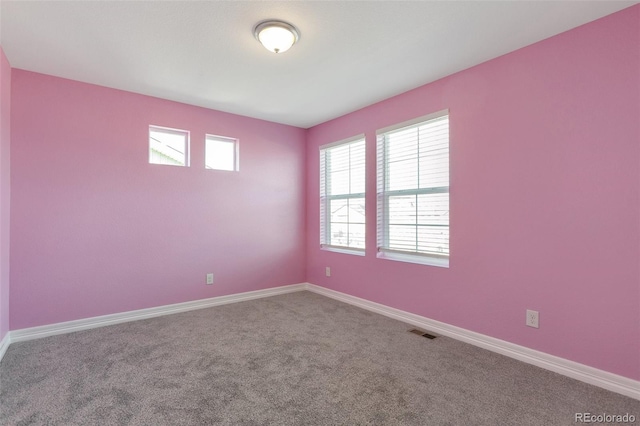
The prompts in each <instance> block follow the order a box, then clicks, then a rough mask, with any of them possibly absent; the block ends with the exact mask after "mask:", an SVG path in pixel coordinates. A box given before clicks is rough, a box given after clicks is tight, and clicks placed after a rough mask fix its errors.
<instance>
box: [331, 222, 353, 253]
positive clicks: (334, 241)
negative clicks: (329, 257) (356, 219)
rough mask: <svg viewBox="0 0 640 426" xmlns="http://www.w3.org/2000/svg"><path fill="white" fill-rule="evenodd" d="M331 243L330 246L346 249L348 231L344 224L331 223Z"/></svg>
mask: <svg viewBox="0 0 640 426" xmlns="http://www.w3.org/2000/svg"><path fill="white" fill-rule="evenodd" d="M330 238H331V241H329V244H330V245H332V246H342V247H348V241H349V229H348V226H347V224H346V223H333V222H332V223H331V234H330Z"/></svg>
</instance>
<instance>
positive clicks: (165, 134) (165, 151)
mask: <svg viewBox="0 0 640 426" xmlns="http://www.w3.org/2000/svg"><path fill="white" fill-rule="evenodd" d="M149 163H151V164H165V165H170V166H188V165H189V132H188V131H186V130H177V129H167V128H165V127H158V126H149Z"/></svg>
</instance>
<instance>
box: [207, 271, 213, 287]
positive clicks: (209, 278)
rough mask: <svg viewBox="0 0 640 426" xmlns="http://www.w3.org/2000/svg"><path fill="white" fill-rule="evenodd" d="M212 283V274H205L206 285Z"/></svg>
mask: <svg viewBox="0 0 640 426" xmlns="http://www.w3.org/2000/svg"><path fill="white" fill-rule="evenodd" d="M211 284H213V274H207V285H211Z"/></svg>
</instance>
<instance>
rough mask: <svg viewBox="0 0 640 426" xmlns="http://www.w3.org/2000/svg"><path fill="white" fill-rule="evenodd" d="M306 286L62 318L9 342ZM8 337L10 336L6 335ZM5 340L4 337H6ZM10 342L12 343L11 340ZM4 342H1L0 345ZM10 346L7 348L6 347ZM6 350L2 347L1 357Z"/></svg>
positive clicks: (18, 333) (25, 330)
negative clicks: (84, 316)
mask: <svg viewBox="0 0 640 426" xmlns="http://www.w3.org/2000/svg"><path fill="white" fill-rule="evenodd" d="M303 290H306V284H305V283H302V284H292V285H286V286H282V287H273V288H267V289H264V290H255V291H248V292H245V293H237V294H230V295H227V296H218V297H212V298H210V299H201V300H194V301H191V302H183V303H175V304H172V305H164V306H158V307H155V308H147V309H139V310H136V311H128V312H120V313H117V314H110V315H102V316H99V317H92V318H84V319H79V320H75V321H67V322H60V323H56V324H49V325H43V326H39V327H31V328H23V329H20V330H13V331H10V332H9V333H8V336H9V342H10V343H15V342H23V341H26V340H33V339H40V338H43V337H49V336H55V335H57V334H66V333H73V332H74V331H82V330H89V329H91V328H98V327H104V326H107V325H113V324H120V323H123V322H129V321H137V320H141V319H147V318H153V317H159V316H162V315H169V314H177V313H180V312H187V311H193V310H196V309H203V308H210V307H212V306H219V305H227V304H230V303H237V302H244V301H247V300H253V299H261V298H263V297H270V296H276V295H279V294H285V293H293V292H296V291H303ZM5 339H6V338H5ZM3 342H4V340H3ZM6 346H9V344H8V343H7V344H6ZM2 347H3V346H1V345H0V349H1V348H2ZM5 350H6V348H5ZM1 355H3V353H2V352H1V351H0V360H1V359H2V357H1Z"/></svg>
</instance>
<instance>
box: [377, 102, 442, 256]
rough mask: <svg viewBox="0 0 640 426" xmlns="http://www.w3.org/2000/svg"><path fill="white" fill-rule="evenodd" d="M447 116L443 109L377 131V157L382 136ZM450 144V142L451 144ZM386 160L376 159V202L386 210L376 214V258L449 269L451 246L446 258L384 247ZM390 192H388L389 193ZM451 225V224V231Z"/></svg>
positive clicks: (386, 218)
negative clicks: (379, 140)
mask: <svg viewBox="0 0 640 426" xmlns="http://www.w3.org/2000/svg"><path fill="white" fill-rule="evenodd" d="M445 115H449V109H443V110H440V111H437V112H434V113H431V114H427V115H424V116H421V117H417V118H414V119H411V120H407V121H404V122H401V123H398V124H394V125H392V126H387V127H384V128H382V129H379V130H377V131H376V155H378V153H379V147H378V143H379V142H378V138H379V136H380V135H382V134H384V133H388V132H393V131H399V130H402V129H405V128H409V127H413V126H415V125H416V124H420V123H423V122H425V121H429V120H433V119H436V118H440V117H443V116H445ZM449 143H450V142H449ZM384 161H385V158H380V157H378V158H376V167H377V175H376V187H377V191H376V192H377V194H376V201H377V203H378V206H380V203H383V204H382V205H383V206H384V208H383V209H382V214H380V212H379V210H378V209H377V210H378V211H377V213H376V245H377V250H378V253H377V255H376V257H377V258H378V259H386V260H393V261H399V262H407V263H415V264H420V265H428V266H436V267H441V268H449V259H450V258H451V246H449V254H448V255H446V256H438V255H435V254H424V253H415V252H403V251H398V250H391V249H384V248H382V246H383V245H384V244H385V242H384V241H383V240H384V236H383V235H384V231H383V229H382V227H384V226H388V217H387V215H388V207H387V206H386V198H387V197H388V195H387V196H385V194H386V193H385V192H384V180H385V173H386V168H385V164H384ZM380 174H382V179H380ZM388 192H389V191H387V193H388ZM448 192H449V193H451V185H449V191H448ZM450 227H451V224H449V229H450Z"/></svg>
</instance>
